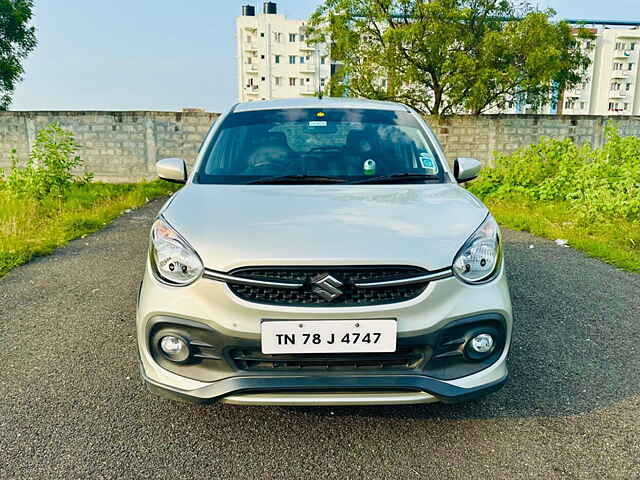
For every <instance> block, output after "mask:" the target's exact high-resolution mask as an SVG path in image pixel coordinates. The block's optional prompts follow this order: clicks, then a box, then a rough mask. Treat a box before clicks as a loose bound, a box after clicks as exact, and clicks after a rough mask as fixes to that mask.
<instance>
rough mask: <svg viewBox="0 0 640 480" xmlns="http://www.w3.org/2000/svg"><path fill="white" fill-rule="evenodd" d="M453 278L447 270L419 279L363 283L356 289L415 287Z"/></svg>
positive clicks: (451, 273) (357, 284)
mask: <svg viewBox="0 0 640 480" xmlns="http://www.w3.org/2000/svg"><path fill="white" fill-rule="evenodd" d="M452 276H453V272H452V271H451V270H445V271H444V272H437V273H429V274H427V275H420V276H419V277H410V278H401V279H399V280H386V281H384V282H362V283H356V284H355V287H356V288H382V287H401V286H403V285H414V284H416V283H426V282H432V281H434V280H442V279H443V278H449V277H452Z"/></svg>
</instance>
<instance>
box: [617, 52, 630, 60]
mask: <svg viewBox="0 0 640 480" xmlns="http://www.w3.org/2000/svg"><path fill="white" fill-rule="evenodd" d="M630 56H631V51H629V50H614V52H613V58H623V59H624V58H629V57H630Z"/></svg>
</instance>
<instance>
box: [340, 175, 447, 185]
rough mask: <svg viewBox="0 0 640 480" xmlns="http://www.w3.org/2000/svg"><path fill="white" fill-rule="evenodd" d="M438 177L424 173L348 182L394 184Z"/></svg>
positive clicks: (382, 176) (383, 176) (384, 176)
mask: <svg viewBox="0 0 640 480" xmlns="http://www.w3.org/2000/svg"><path fill="white" fill-rule="evenodd" d="M439 179H440V177H438V175H427V174H424V173H394V174H393V175H381V176H378V177H371V178H365V179H364V180H356V181H354V182H350V183H353V184H358V183H395V182H412V181H415V180H439Z"/></svg>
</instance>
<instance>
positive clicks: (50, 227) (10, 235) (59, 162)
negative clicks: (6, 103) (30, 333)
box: [0, 124, 176, 277]
mask: <svg viewBox="0 0 640 480" xmlns="http://www.w3.org/2000/svg"><path fill="white" fill-rule="evenodd" d="M77 151H78V145H77V144H76V143H75V140H74V138H73V135H72V134H71V133H70V132H68V131H65V130H63V129H61V128H60V127H59V126H58V125H56V124H52V125H50V126H49V127H47V128H45V129H42V130H40V131H39V132H38V135H37V137H36V142H35V144H34V147H33V149H32V150H31V152H30V155H29V158H27V159H26V160H25V161H24V162H21V161H20V159H18V158H17V157H16V156H15V151H14V152H13V153H12V159H13V165H12V169H11V171H10V172H9V174H8V176H7V177H6V178H5V179H3V177H2V175H0V277H2V276H3V275H4V274H6V273H7V272H8V271H9V270H11V269H12V268H14V267H16V266H18V265H21V264H23V263H26V262H28V261H29V260H31V259H32V258H33V257H35V256H38V255H46V254H48V253H50V252H51V251H52V250H53V249H54V248H56V247H58V246H60V245H63V244H65V243H66V242H68V241H69V240H72V239H74V238H78V237H80V236H82V235H84V234H87V233H90V232H93V231H95V230H98V229H100V228H102V227H103V226H104V225H106V224H107V222H110V221H111V220H113V219H114V218H115V217H117V216H118V215H120V214H121V213H122V212H123V211H124V210H126V209H128V208H135V207H139V206H141V205H143V204H145V203H146V202H148V201H149V200H152V199H154V198H156V197H159V196H164V195H168V194H170V193H172V192H173V191H175V190H176V189H175V187H174V186H173V185H170V184H168V183H164V182H159V181H158V182H146V183H137V184H129V185H112V184H104V183H92V175H91V174H90V173H85V174H84V175H82V176H76V175H74V174H73V173H72V171H73V170H78V169H79V168H81V167H82V160H81V159H80V157H79V156H78V155H77ZM0 173H2V172H0Z"/></svg>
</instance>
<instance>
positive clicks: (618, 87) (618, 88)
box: [611, 82, 620, 91]
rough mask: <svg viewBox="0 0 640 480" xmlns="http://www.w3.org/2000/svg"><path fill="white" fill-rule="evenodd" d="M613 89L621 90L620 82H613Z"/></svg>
mask: <svg viewBox="0 0 640 480" xmlns="http://www.w3.org/2000/svg"><path fill="white" fill-rule="evenodd" d="M611 90H614V91H618V90H620V84H619V83H618V82H616V83H612V84H611Z"/></svg>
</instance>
